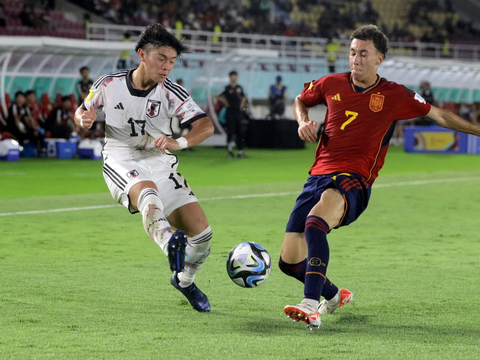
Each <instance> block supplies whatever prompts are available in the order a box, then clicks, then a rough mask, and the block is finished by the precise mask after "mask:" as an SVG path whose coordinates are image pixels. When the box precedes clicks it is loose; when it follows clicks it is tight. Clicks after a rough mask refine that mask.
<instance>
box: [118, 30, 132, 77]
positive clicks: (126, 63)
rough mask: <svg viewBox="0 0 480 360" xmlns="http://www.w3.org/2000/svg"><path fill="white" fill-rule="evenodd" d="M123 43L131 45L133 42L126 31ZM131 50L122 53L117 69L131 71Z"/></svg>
mask: <svg viewBox="0 0 480 360" xmlns="http://www.w3.org/2000/svg"><path fill="white" fill-rule="evenodd" d="M123 42H125V43H130V42H132V40H131V39H130V33H129V32H128V31H126V32H125V33H124V34H123ZM130 64H131V62H130V50H124V51H122V52H121V53H120V60H118V64H117V69H119V70H122V69H130V66H131V65H130Z"/></svg>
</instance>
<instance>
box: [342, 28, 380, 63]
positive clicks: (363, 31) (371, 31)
mask: <svg viewBox="0 0 480 360" xmlns="http://www.w3.org/2000/svg"><path fill="white" fill-rule="evenodd" d="M353 39H358V40H372V41H373V45H374V46H375V49H377V50H378V51H379V52H381V53H382V54H383V55H385V56H386V55H387V51H388V39H387V37H386V36H385V34H384V33H383V32H382V31H381V30H380V29H379V28H378V27H377V26H376V25H363V26H360V27H359V28H358V29H357V30H355V31H354V32H353V34H352V36H350V40H353Z"/></svg>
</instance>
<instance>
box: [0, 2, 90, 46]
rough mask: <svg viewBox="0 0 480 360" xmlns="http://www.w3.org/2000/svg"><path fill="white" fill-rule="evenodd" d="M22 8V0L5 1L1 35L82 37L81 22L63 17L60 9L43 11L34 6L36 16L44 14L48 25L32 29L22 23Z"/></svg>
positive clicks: (82, 26)
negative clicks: (3, 23)
mask: <svg viewBox="0 0 480 360" xmlns="http://www.w3.org/2000/svg"><path fill="white" fill-rule="evenodd" d="M22 8H23V2H22V1H20V0H6V1H5V15H6V27H4V28H3V27H0V36H1V35H21V36H57V37H68V38H84V25H83V23H80V22H76V21H72V20H70V19H67V18H66V17H65V14H64V13H63V12H62V11H58V10H53V11H49V12H45V11H43V10H41V9H38V8H36V9H35V14H36V16H37V17H39V16H40V15H42V14H44V15H45V16H46V17H47V20H48V26H46V27H45V28H41V29H34V28H31V27H28V26H24V25H22V21H21V20H20V12H21V11H22Z"/></svg>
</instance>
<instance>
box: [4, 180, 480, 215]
mask: <svg viewBox="0 0 480 360" xmlns="http://www.w3.org/2000/svg"><path fill="white" fill-rule="evenodd" d="M474 180H480V177H478V176H477V177H461V178H452V179H434V180H417V181H402V182H397V183H390V184H377V185H374V186H373V187H374V188H376V189H377V188H388V187H397V186H416V185H430V184H443V183H450V182H459V181H474ZM297 194H300V189H299V190H298V191H287V192H278V193H264V194H246V195H233V196H216V197H209V198H203V199H198V201H200V202H204V201H216V200H237V199H251V198H263V197H277V196H289V195H297ZM119 206H121V205H118V204H112V205H97V206H83V207H73V208H64V209H51V210H32V211H17V212H10V213H0V217H1V216H13V215H32V214H47V213H56V212H65V211H80V210H96V209H106V208H113V207H119Z"/></svg>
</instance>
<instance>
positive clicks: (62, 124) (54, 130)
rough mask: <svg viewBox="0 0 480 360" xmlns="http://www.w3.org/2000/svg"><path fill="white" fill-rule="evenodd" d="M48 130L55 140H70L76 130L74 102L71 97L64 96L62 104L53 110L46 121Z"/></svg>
mask: <svg viewBox="0 0 480 360" xmlns="http://www.w3.org/2000/svg"><path fill="white" fill-rule="evenodd" d="M46 128H47V130H50V133H51V137H52V138H55V139H67V140H68V139H70V135H71V133H72V131H73V130H74V129H75V122H74V121H73V113H72V101H71V100H70V96H69V95H65V96H62V104H61V105H60V106H58V107H56V108H55V109H53V110H52V112H51V113H50V116H49V117H48V119H47V121H46Z"/></svg>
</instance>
